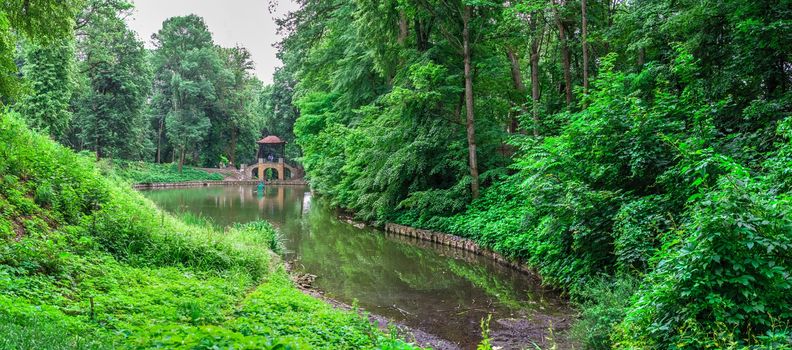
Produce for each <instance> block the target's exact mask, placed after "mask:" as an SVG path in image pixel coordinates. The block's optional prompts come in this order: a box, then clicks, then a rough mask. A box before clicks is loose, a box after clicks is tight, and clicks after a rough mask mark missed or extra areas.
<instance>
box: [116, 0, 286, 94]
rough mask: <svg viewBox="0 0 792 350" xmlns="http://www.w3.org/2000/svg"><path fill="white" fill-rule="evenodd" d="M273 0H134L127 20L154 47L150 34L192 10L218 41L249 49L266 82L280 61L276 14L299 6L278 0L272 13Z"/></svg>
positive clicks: (260, 77)
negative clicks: (171, 18)
mask: <svg viewBox="0 0 792 350" xmlns="http://www.w3.org/2000/svg"><path fill="white" fill-rule="evenodd" d="M270 1H272V0H134V3H135V12H134V13H133V14H132V17H131V18H129V19H128V21H129V25H130V26H131V27H132V29H134V30H135V31H137V32H138V35H139V36H140V39H141V40H143V41H144V42H145V43H146V47H149V48H151V47H153V45H152V44H151V34H154V33H156V32H157V31H158V30H159V29H160V28H162V22H163V21H164V20H165V19H167V18H170V17H173V16H183V15H189V14H196V15H198V16H201V17H203V18H204V20H205V21H206V25H207V26H209V30H211V31H212V34H213V36H214V41H215V43H217V44H219V45H220V46H223V47H232V46H235V45H236V44H240V45H241V46H244V47H246V48H247V49H248V50H250V53H251V54H252V55H253V61H254V62H255V63H256V75H257V76H258V77H259V79H261V80H262V81H264V83H270V82H272V73H273V72H275V67H278V66H280V65H281V63H280V61H278V59H277V58H275V54H276V53H277V50H276V49H275V48H274V47H272V45H273V44H275V43H277V42H278V41H280V37H279V36H278V35H277V34H276V33H275V31H276V29H277V28H276V27H275V21H274V20H273V17H281V16H282V15H284V14H286V13H288V12H289V11H293V10H296V9H297V8H298V5H297V4H295V3H294V2H293V1H292V0H277V3H278V6H277V8H276V11H275V13H273V14H271V13H270V12H269V9H268V7H269V3H270Z"/></svg>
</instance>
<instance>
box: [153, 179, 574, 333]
mask: <svg viewBox="0 0 792 350" xmlns="http://www.w3.org/2000/svg"><path fill="white" fill-rule="evenodd" d="M144 194H145V195H146V196H147V197H148V198H150V199H151V200H153V201H154V202H155V203H157V204H158V205H159V206H160V207H162V208H163V209H165V210H168V211H170V212H173V213H177V214H178V213H183V212H188V213H192V214H195V215H200V216H202V217H205V218H208V219H210V220H211V221H213V222H214V223H215V224H217V225H221V226H225V225H229V224H233V223H236V222H241V223H242V222H249V221H254V220H262V219H263V220H267V221H269V222H271V223H272V224H273V225H274V226H276V227H277V228H278V229H279V231H280V232H281V234H282V235H283V237H282V240H283V242H284V245H285V247H286V253H285V257H284V258H285V259H286V260H287V261H292V267H293V269H295V270H296V272H300V273H309V274H312V275H316V276H317V277H316V279H315V281H314V283H313V287H314V288H316V289H318V290H320V291H321V292H322V293H323V294H324V295H325V296H326V297H329V298H331V299H334V300H337V301H340V302H342V303H346V304H355V305H357V306H358V307H361V308H363V309H365V310H366V311H368V312H370V313H372V314H376V315H380V316H383V317H385V318H388V319H391V320H393V321H396V322H397V323H399V324H402V325H405V326H407V327H410V328H413V329H417V330H419V331H422V332H426V333H428V334H430V335H432V336H435V337H439V338H442V339H444V340H445V342H443V343H444V344H445V345H443V344H434V345H435V347H436V348H456V347H459V348H464V349H469V348H475V345H476V344H477V343H478V342H479V341H480V340H481V327H480V323H481V320H482V319H486V318H487V317H488V315H492V321H491V322H490V327H491V336H492V338H493V340H494V341H495V342H496V343H497V344H499V345H501V346H502V347H503V348H506V349H509V348H525V347H530V348H534V344H536V345H544V344H547V343H548V342H557V341H558V340H557V339H551V338H553V337H556V338H557V337H558V336H557V333H555V332H553V330H556V332H557V330H559V329H563V328H566V325H568V323H569V317H568V315H569V310H568V309H567V308H566V307H565V306H564V304H563V302H561V301H560V300H559V299H558V298H557V297H556V295H555V294H554V293H551V292H549V291H546V290H544V289H543V288H541V287H540V285H539V283H538V282H537V281H536V280H535V279H534V278H532V277H531V276H528V275H525V274H523V273H520V272H517V271H514V270H512V269H509V268H507V267H504V266H501V265H499V264H497V263H495V262H493V261H491V260H489V259H486V258H483V257H480V256H477V255H474V254H472V253H469V252H465V251H461V250H458V249H454V248H450V247H446V246H441V245H437V244H432V243H429V242H425V241H418V240H415V239H409V238H405V237H401V236H396V235H393V234H387V233H385V232H382V231H379V230H375V229H371V228H358V227H356V226H354V225H351V224H349V223H346V222H344V221H341V220H339V219H338V218H337V215H336V214H337V213H336V211H334V210H332V209H331V208H329V207H328V206H327V205H325V204H324V203H323V202H322V201H321V200H315V199H314V198H312V196H311V192H310V191H309V189H308V188H307V187H301V186H268V187H267V188H266V189H265V190H264V193H263V195H261V194H258V193H257V192H256V188H255V186H222V187H200V188H186V189H167V190H153V191H144ZM554 333H555V334H554Z"/></svg>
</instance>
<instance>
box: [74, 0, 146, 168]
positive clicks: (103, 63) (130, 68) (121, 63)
mask: <svg viewBox="0 0 792 350" xmlns="http://www.w3.org/2000/svg"><path fill="white" fill-rule="evenodd" d="M94 2H95V4H93V7H91V10H88V11H87V12H88V14H87V15H85V18H83V21H84V23H85V25H84V26H83V28H82V31H81V35H80V38H81V40H79V41H78V45H77V48H78V51H79V53H80V57H84V59H82V60H80V61H79V62H78V67H79V70H80V72H82V77H83V78H84V81H82V82H81V84H79V85H80V87H79V88H78V89H77V91H76V96H75V98H74V100H73V102H72V104H73V105H74V110H75V111H76V113H75V121H74V123H73V124H74V126H73V128H72V134H73V135H74V139H75V140H72V147H73V148H76V149H91V150H93V151H94V153H96V156H97V158H99V157H111V158H123V159H143V158H144V157H145V158H148V157H146V156H148V154H150V150H151V145H150V144H149V139H148V132H149V130H148V121H147V118H146V116H145V115H144V111H145V106H146V105H145V103H146V99H147V97H148V95H149V92H150V90H151V68H150V67H149V63H148V61H147V59H148V56H147V53H146V51H145V50H144V48H143V43H142V42H140V41H139V40H138V39H137V37H136V36H135V32H134V31H132V30H131V29H129V28H128V27H127V25H126V23H125V22H124V20H123V17H122V16H123V15H124V13H123V11H125V10H118V11H109V13H106V12H108V11H102V9H105V8H104V6H107V5H106V4H104V3H103V2H104V1H100V0H96V1H94ZM123 5H124V4H121V5H120V6H122V9H123V8H126V6H123ZM126 5H128V4H126Z"/></svg>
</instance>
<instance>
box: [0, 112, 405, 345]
mask: <svg viewBox="0 0 792 350" xmlns="http://www.w3.org/2000/svg"><path fill="white" fill-rule="evenodd" d="M0 145H4V147H0V169H2V173H3V174H4V175H3V177H2V178H1V179H2V182H0V209H2V211H3V216H2V220H0V228H2V230H3V231H4V232H3V235H2V241H0V320H3V322H2V325H0V345H2V347H3V348H9V349H27V348H30V347H41V346H44V347H47V348H55V349H58V348H64V349H65V348H74V347H79V348H91V349H94V348H96V349H103V348H152V347H168V348H183V349H195V348H214V347H229V346H234V347H235V348H244V349H261V348H267V349H269V348H272V349H290V348H333V349H335V348H339V347H349V348H376V347H377V346H378V344H380V343H383V344H394V345H398V346H400V347H401V348H409V347H410V346H409V345H407V344H405V343H403V342H400V341H398V340H393V339H386V338H385V337H384V335H382V334H381V333H379V331H377V330H376V329H375V328H374V326H373V325H371V324H370V323H369V322H368V320H367V319H365V318H363V317H361V316H359V315H357V314H355V313H350V312H343V311H339V310H336V309H334V308H333V307H331V306H330V305H328V304H325V303H323V302H321V301H319V300H316V299H313V298H312V297H310V296H308V295H306V294H303V293H302V292H300V291H298V290H297V289H296V288H294V287H293V285H292V284H291V281H290V280H289V279H288V277H287V275H286V274H285V273H284V272H283V270H282V269H281V268H279V267H278V266H279V264H278V263H277V261H276V260H275V259H274V258H273V254H272V252H271V251H270V248H277V247H278V246H279V243H278V241H279V239H278V235H277V234H276V232H275V230H274V229H273V228H272V226H271V225H270V224H268V223H265V222H257V223H251V224H247V225H236V226H234V227H231V228H229V229H227V230H225V231H224V232H223V231H219V230H218V229H217V228H216V227H214V226H211V225H207V224H205V223H202V224H201V225H194V224H187V223H185V222H183V221H181V220H179V219H176V218H174V217H172V216H170V215H168V214H165V213H163V212H161V211H160V210H159V209H157V208H156V207H154V205H153V204H152V203H151V202H149V201H148V200H146V199H144V198H143V197H142V196H141V195H140V194H138V193H136V192H134V191H133V190H131V189H130V188H129V187H128V185H127V184H126V183H123V182H116V181H114V180H111V179H108V178H105V177H103V176H102V175H101V174H100V172H99V170H98V169H97V168H96V167H95V165H94V164H93V161H92V160H91V159H90V158H89V157H85V156H81V155H77V154H75V153H73V152H72V151H70V150H68V149H65V148H64V147H62V146H59V145H57V144H55V143H54V142H52V141H50V140H49V139H48V138H46V137H44V136H41V135H38V134H36V133H33V132H31V131H29V130H28V129H27V127H26V126H25V124H24V123H23V122H21V121H20V119H19V117H18V116H15V115H10V114H4V115H2V120H1V121H0ZM9 226H10V230H9ZM6 231H10V232H6ZM251 291H252V292H251ZM86 334H91V337H88V336H86ZM317 334H320V335H321V336H317ZM44 344H46V345H44ZM386 348H387V347H386Z"/></svg>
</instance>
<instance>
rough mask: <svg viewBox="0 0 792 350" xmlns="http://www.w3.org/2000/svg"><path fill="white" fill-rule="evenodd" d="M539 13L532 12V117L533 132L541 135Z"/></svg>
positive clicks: (535, 134)
mask: <svg viewBox="0 0 792 350" xmlns="http://www.w3.org/2000/svg"><path fill="white" fill-rule="evenodd" d="M538 15H539V13H538V12H534V13H532V14H531V32H532V34H533V38H532V40H531V118H532V119H533V134H534V136H537V137H538V136H539V39H541V38H542V35H541V34H540V33H539V32H538V22H539V16H538Z"/></svg>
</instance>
